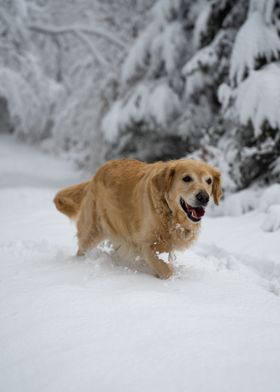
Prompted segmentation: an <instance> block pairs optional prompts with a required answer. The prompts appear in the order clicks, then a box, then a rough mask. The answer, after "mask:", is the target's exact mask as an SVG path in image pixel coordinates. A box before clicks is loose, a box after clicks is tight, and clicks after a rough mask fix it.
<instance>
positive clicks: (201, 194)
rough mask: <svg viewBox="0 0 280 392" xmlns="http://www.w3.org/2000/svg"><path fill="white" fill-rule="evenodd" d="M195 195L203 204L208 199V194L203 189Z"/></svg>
mask: <svg viewBox="0 0 280 392" xmlns="http://www.w3.org/2000/svg"><path fill="white" fill-rule="evenodd" d="M195 197H196V199H197V200H198V201H199V202H200V203H201V204H203V205H206V204H207V203H208V201H209V195H208V193H207V192H205V191H200V192H198V193H197V194H196V196H195Z"/></svg>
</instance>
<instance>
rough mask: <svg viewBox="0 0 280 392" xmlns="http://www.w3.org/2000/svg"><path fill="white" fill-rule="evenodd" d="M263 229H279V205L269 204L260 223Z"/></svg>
mask: <svg viewBox="0 0 280 392" xmlns="http://www.w3.org/2000/svg"><path fill="white" fill-rule="evenodd" d="M262 229H263V230H264V231H276V230H279V229H280V205H275V206H270V207H269V209H268V213H267V215H266V217H265V219H264V221H263V223H262Z"/></svg>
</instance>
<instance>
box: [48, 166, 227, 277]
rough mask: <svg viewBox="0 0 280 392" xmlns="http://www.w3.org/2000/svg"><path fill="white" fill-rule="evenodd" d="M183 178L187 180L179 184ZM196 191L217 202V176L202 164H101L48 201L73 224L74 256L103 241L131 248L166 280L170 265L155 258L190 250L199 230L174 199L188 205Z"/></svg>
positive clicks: (212, 170) (170, 273) (198, 225)
mask: <svg viewBox="0 0 280 392" xmlns="http://www.w3.org/2000/svg"><path fill="white" fill-rule="evenodd" d="M185 176H191V179H192V181H191V182H185V181H183V178H185ZM210 179H211V180H210ZM207 181H208V182H210V181H211V182H212V183H211V184H208V183H207ZM200 191H203V192H204V194H205V193H206V194H207V195H212V196H213V199H214V202H215V203H216V204H218V203H219V200H220V197H221V194H222V191H221V180H220V173H219V171H218V170H217V169H216V168H214V167H213V166H211V165H208V164H206V163H204V162H202V161H197V160H190V159H182V160H175V161H169V162H157V163H153V164H147V163H143V162H140V161H136V160H129V159H120V160H113V161H109V162H107V163H106V164H104V165H103V166H102V167H101V168H100V169H99V170H98V171H97V173H96V175H95V176H94V177H93V178H92V179H91V180H90V181H88V182H84V183H82V184H78V185H73V186H71V187H68V188H66V189H63V190H61V191H60V192H58V193H57V195H56V197H55V199H54V202H55V205H56V207H57V209H58V210H59V211H60V212H62V213H64V214H66V215H67V216H69V217H70V218H72V219H75V220H76V224H77V236H78V243H79V249H78V253H77V254H78V255H79V256H80V255H83V254H84V253H85V252H86V251H87V250H88V249H90V248H92V247H95V246H97V245H98V244H99V243H100V242H101V241H103V240H105V239H108V240H110V241H111V242H112V243H113V244H116V245H118V246H121V247H122V248H125V249H129V250H131V249H133V251H134V253H135V255H139V256H141V257H142V258H143V259H145V261H146V262H147V264H148V265H149V266H150V267H151V268H152V270H153V273H154V274H155V275H156V276H157V277H160V278H168V277H170V276H171V275H172V272H173V268H172V263H171V261H169V262H165V261H163V260H162V259H161V258H160V254H161V253H163V252H167V253H168V254H171V253H172V252H173V251H174V250H179V249H183V248H186V247H188V246H190V244H191V243H192V242H193V241H194V240H195V239H196V238H197V236H198V233H199V228H200V222H198V223H194V222H193V221H192V220H190V219H189V218H188V216H187V215H186V212H185V211H184V210H183V209H182V206H181V205H180V198H183V199H184V200H185V201H186V202H187V203H189V204H190V205H191V206H192V205H193V203H194V200H195V201H196V202H197V200H196V199H195V197H197V196H196V195H197V193H198V192H200Z"/></svg>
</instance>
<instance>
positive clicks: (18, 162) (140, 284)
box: [0, 136, 280, 392]
mask: <svg viewBox="0 0 280 392" xmlns="http://www.w3.org/2000/svg"><path fill="white" fill-rule="evenodd" d="M80 179H81V175H80V173H77V172H76V171H75V170H74V169H73V167H71V166H70V165H67V164H66V163H62V162H60V161H58V160H55V159H54V158H50V157H49V156H45V155H43V154H41V153H39V152H37V151H35V150H34V149H33V148H32V147H26V146H23V145H21V144H19V143H17V142H15V141H14V140H13V139H12V138H11V137H7V136H5V137H4V136H1V138H0V216H1V220H0V234H1V236H0V260H1V267H0V268H1V278H0V353H1V355H0V390H1V391H5V392H24V391H26V392H33V391H34V392H37V391H40V392H44V391H46V392H56V391H57V392H61V391H67V392H68V391H73V392H74V391H75V392H76V391H79V392H84V391H90V392H92V391H95V392H103V391H106V392H107V391H108V392H109V391H119V392H122V391H129V392H134V391H137V392H138V391H139V392H140V391H141V392H142V391H147V392H154V391H161V392H165V391H166V392H169V391H170V392H171V391H172V392H173V391H176V392H181V391H182V392H186V391H187V392H193V391H200V392H201V391H202V392H203V391H207V392H208V391H213V392H217V391H227V392H231V391H234V392H243V391H244V392H245V391H246V392H251V391H252V392H258V391H259V392H264V391H269V392H273V391H275V392H276V391H277V392H278V391H279V385H280V298H279V293H280V256H279V255H280V241H279V240H280V232H279V230H278V231H275V232H264V231H263V230H262V229H261V224H262V222H263V218H264V212H258V211H255V212H250V213H247V214H243V215H241V216H237V217H216V218H210V217H206V218H205V219H204V222H203V229H202V234H201V237H200V239H199V241H198V243H197V244H196V245H195V246H194V247H193V248H192V249H191V250H187V251H185V252H183V253H178V254H177V262H176V263H177V268H176V276H175V277H174V278H173V279H171V280H169V281H160V280H157V279H155V278H154V277H152V276H150V275H147V274H144V273H141V272H135V271H134V270H132V269H129V268H127V266H126V264H125V263H123V265H122V263H118V265H116V264H115V263H114V260H113V258H112V257H111V256H110V255H109V254H108V253H106V251H102V250H99V251H95V252H92V253H91V254H90V255H89V256H88V257H87V258H86V259H85V260H83V261H78V260H77V259H76V258H75V257H73V255H74V254H75V251H76V239H75V228H74V226H73V224H72V223H71V222H69V221H68V220H67V219H66V218H65V217H64V216H62V215H61V214H59V213H57V211H56V210H55V208H54V206H53V204H52V198H53V196H54V193H55V192H56V190H57V189H59V188H60V187H61V186H64V185H66V184H71V183H73V182H76V181H79V180H80Z"/></svg>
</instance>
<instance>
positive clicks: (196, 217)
mask: <svg viewBox="0 0 280 392" xmlns="http://www.w3.org/2000/svg"><path fill="white" fill-rule="evenodd" d="M180 205H181V207H182V208H183V210H184V211H185V213H186V214H187V217H188V218H189V219H190V220H191V221H193V222H199V221H200V220H201V218H202V217H203V215H204V214H205V209H204V208H203V207H192V206H190V205H189V204H188V203H186V202H185V200H184V199H183V198H182V197H180Z"/></svg>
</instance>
